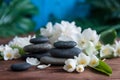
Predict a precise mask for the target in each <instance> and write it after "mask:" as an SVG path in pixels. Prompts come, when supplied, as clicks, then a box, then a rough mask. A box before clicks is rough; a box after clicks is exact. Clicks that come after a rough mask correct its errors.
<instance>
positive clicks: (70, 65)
mask: <svg viewBox="0 0 120 80" xmlns="http://www.w3.org/2000/svg"><path fill="white" fill-rule="evenodd" d="M98 65H99V59H98V58H97V57H96V56H95V55H91V56H87V55H85V53H80V54H79V56H78V57H76V56H75V58H74V59H68V60H66V61H65V65H64V67H63V69H64V70H66V71H68V72H73V71H74V70H76V71H77V72H83V71H84V68H85V67H87V66H90V67H96V66H98Z"/></svg>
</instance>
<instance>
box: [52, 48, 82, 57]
mask: <svg viewBox="0 0 120 80" xmlns="http://www.w3.org/2000/svg"><path fill="white" fill-rule="evenodd" d="M80 52H81V50H80V49H79V48H76V47H74V48H71V49H57V48H53V49H51V50H50V54H51V56H53V57H58V58H74V56H78V55H79V54H80Z"/></svg>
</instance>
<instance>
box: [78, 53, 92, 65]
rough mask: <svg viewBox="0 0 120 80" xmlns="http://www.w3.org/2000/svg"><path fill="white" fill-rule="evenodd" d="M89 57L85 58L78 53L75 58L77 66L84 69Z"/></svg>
mask: <svg viewBox="0 0 120 80" xmlns="http://www.w3.org/2000/svg"><path fill="white" fill-rule="evenodd" d="M89 61H90V57H89V56H86V55H85V54H84V53H80V54H79V56H78V58H77V65H83V66H84V67H85V66H87V65H88V64H89Z"/></svg>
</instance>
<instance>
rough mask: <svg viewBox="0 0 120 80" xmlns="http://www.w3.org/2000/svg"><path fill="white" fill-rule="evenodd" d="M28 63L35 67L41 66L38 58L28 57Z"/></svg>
mask: <svg viewBox="0 0 120 80" xmlns="http://www.w3.org/2000/svg"><path fill="white" fill-rule="evenodd" d="M26 62H27V63H29V64H31V65H33V66H36V65H39V64H40V61H38V59H37V58H29V57H27V58H26Z"/></svg>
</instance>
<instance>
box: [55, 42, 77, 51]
mask: <svg viewBox="0 0 120 80" xmlns="http://www.w3.org/2000/svg"><path fill="white" fill-rule="evenodd" d="M76 45H77V43H76V42H74V41H58V42H55V43H54V46H55V47H56V48H61V49H65V48H73V47H75V46H76Z"/></svg>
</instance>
